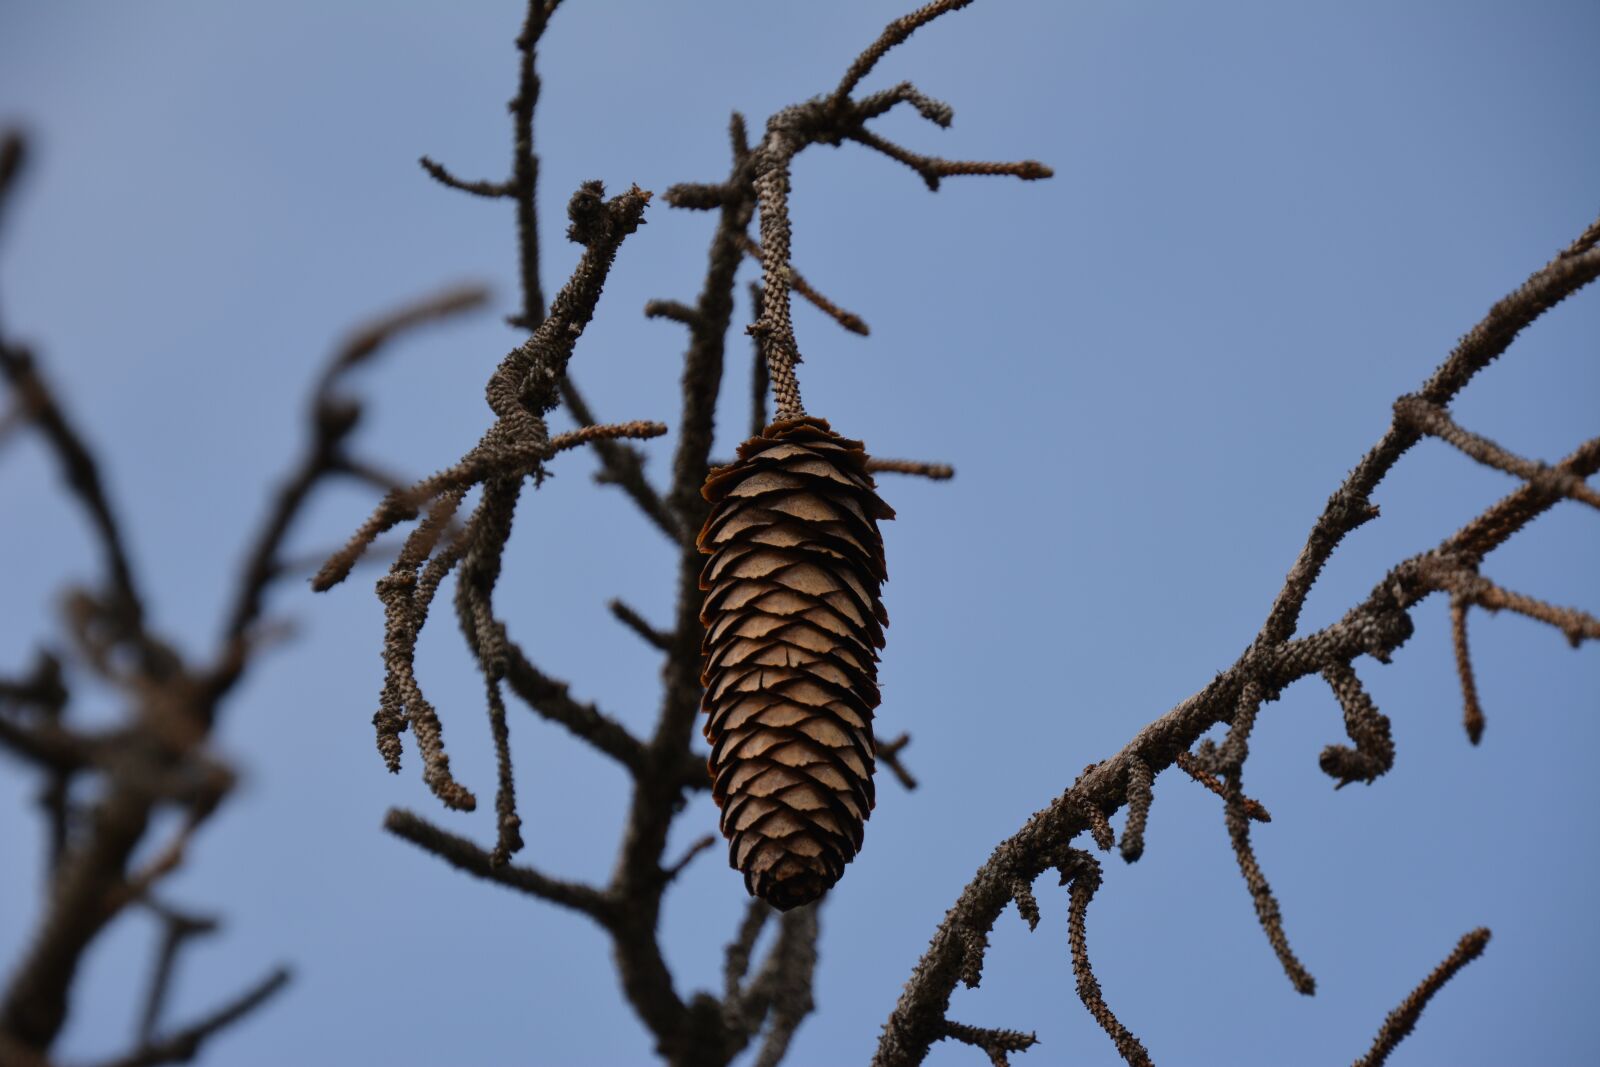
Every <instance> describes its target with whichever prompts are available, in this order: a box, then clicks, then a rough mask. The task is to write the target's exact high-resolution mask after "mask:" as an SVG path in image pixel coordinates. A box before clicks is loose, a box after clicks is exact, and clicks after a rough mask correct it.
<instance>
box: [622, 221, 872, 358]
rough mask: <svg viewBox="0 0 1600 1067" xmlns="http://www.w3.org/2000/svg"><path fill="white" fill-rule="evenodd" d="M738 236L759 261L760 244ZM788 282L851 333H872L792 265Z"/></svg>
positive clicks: (858, 317) (853, 313) (646, 312)
mask: <svg viewBox="0 0 1600 1067" xmlns="http://www.w3.org/2000/svg"><path fill="white" fill-rule="evenodd" d="M740 237H741V240H740V242H739V246H740V247H741V248H743V249H744V254H745V255H747V256H749V257H750V258H751V259H753V260H755V261H756V262H757V263H760V262H761V261H762V257H761V246H760V245H759V244H757V243H756V242H755V241H752V240H751V239H750V237H749V236H748V235H746V234H741V235H740ZM789 284H790V285H791V286H793V287H794V291H795V292H797V293H799V294H800V295H801V296H803V297H805V298H806V299H807V300H809V301H810V302H811V303H812V305H813V306H814V307H816V309H817V310H818V311H820V312H822V313H823V314H824V315H826V316H828V318H830V319H832V320H833V321H834V322H837V323H838V324H839V325H840V326H843V327H844V328H845V329H846V330H849V331H850V332H851V333H854V334H860V335H861V336H862V337H866V336H869V335H870V334H871V333H872V329H871V327H869V326H868V325H867V324H866V322H865V320H863V319H862V318H861V316H860V315H857V314H856V313H855V312H853V311H846V310H845V309H844V308H842V307H840V306H839V305H837V304H835V303H834V302H833V301H832V300H829V299H828V298H827V297H825V296H823V295H822V294H821V293H819V292H817V290H816V289H814V288H813V287H812V285H811V283H810V282H808V281H806V280H805V279H804V278H803V277H801V276H800V272H799V271H797V270H795V269H794V268H793V267H790V268H789ZM649 313H650V312H649V309H648V307H647V308H646V310H645V314H647V315H648V314H649ZM756 317H757V318H759V317H760V313H759V312H757V316H756Z"/></svg>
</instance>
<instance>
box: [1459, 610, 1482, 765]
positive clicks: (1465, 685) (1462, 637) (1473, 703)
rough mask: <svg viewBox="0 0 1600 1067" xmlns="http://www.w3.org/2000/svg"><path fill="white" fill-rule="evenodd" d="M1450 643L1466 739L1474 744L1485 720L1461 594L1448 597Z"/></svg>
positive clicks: (1479, 738)
mask: <svg viewBox="0 0 1600 1067" xmlns="http://www.w3.org/2000/svg"><path fill="white" fill-rule="evenodd" d="M1450 643H1451V644H1452V645H1453V646H1454V647H1455V653H1456V674H1457V675H1458V676H1459V677H1460V679H1461V703H1462V708H1463V710H1462V725H1463V726H1464V727H1465V728H1466V731H1467V740H1469V741H1471V742H1472V743H1473V744H1475V745H1476V744H1477V743H1478V742H1479V741H1481V740H1483V727H1484V723H1485V721H1486V720H1485V719H1484V715H1483V706H1482V705H1481V704H1479V703H1478V683H1477V680H1476V679H1475V678H1473V676H1472V653H1471V650H1470V649H1469V648H1468V647H1467V600H1466V598H1465V597H1463V596H1460V595H1457V596H1452V597H1451V598H1450Z"/></svg>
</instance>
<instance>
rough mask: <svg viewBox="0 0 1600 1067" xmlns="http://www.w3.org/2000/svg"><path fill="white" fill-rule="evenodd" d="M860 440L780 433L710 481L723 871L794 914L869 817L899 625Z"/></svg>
mask: <svg viewBox="0 0 1600 1067" xmlns="http://www.w3.org/2000/svg"><path fill="white" fill-rule="evenodd" d="M866 461H867V456H866V452H865V451H864V450H863V449H862V446H861V442H860V441H852V440H849V439H848V438H844V437H840V436H839V435H838V434H836V433H834V432H833V430H832V429H830V428H829V426H828V423H827V421H826V420H824V419H817V418H809V417H802V418H797V419H788V420H784V421H781V422H775V423H773V424H772V425H771V426H768V427H767V428H766V430H764V431H763V432H762V434H761V436H759V437H752V438H751V439H750V440H748V441H746V442H745V443H744V444H742V445H740V446H739V458H738V460H737V462H735V463H732V464H730V465H728V466H726V467H719V468H717V469H716V470H713V471H712V472H711V475H710V477H708V478H707V479H706V484H705V488H704V489H703V490H702V493H703V495H704V496H705V498H706V499H707V500H709V501H710V502H711V504H712V507H711V514H710V515H709V516H708V517H707V519H706V524H705V527H704V529H702V530H701V531H700V538H699V542H698V543H699V546H700V551H702V552H705V553H707V554H709V555H710V556H711V558H710V559H709V560H707V561H706V566H705V570H704V571H703V572H702V573H701V575H700V588H701V589H704V590H707V595H706V599H705V606H704V608H703V609H702V611H701V614H700V621H701V622H703V623H704V624H705V626H706V638H705V645H704V651H705V654H706V665H705V672H704V673H703V674H702V675H701V679H700V680H701V682H702V683H703V684H704V685H705V687H706V692H705V704H704V706H705V709H706V711H707V713H708V715H709V718H708V719H707V721H706V727H705V734H706V739H707V740H708V741H710V742H711V759H710V762H709V766H710V771H711V778H712V783H713V784H712V796H713V797H714V798H715V799H716V801H717V805H718V806H719V807H720V808H721V809H722V833H723V835H724V836H725V837H727V838H728V841H729V850H728V851H729V861H730V863H731V865H732V866H734V867H736V868H738V869H739V870H740V871H743V872H744V880H745V887H746V888H747V889H748V890H749V891H750V892H751V893H752V894H754V895H756V896H758V897H760V898H761V899H763V900H765V901H766V902H767V903H769V904H771V905H772V906H773V907H776V908H780V909H783V910H788V909H789V908H793V907H796V906H798V905H800V904H807V903H810V902H811V901H813V900H816V899H817V898H818V897H820V896H821V895H822V894H823V893H824V892H825V891H826V890H827V889H828V887H829V886H831V885H833V883H835V882H837V881H838V880H839V876H840V875H842V874H843V873H844V866H845V864H847V863H849V862H850V860H851V859H853V858H854V857H855V854H856V851H857V850H858V849H860V847H861V837H862V824H863V823H864V822H865V821H866V819H867V816H868V814H869V813H870V812H871V811H872V805H873V789H872V771H873V765H874V762H875V761H874V756H875V754H876V751H877V749H876V745H875V743H874V741H873V738H872V710H873V709H874V708H875V707H877V706H878V699H879V698H878V686H877V673H878V666H877V663H878V653H877V650H878V649H880V648H882V647H883V627H884V626H887V625H888V623H889V616H888V614H887V613H885V612H884V610H883V604H882V603H881V602H880V600H879V596H878V588H879V586H880V585H881V584H882V582H883V581H884V580H885V579H886V578H887V577H888V573H887V571H886V570H885V569H884V559H883V537H882V535H881V534H880V533H879V532H878V521H877V520H879V519H892V518H894V510H893V509H892V508H890V507H889V505H887V504H885V503H884V502H883V501H882V500H880V499H879V498H878V494H877V492H876V491H875V487H874V483H873V480H872V476H871V475H869V474H868V473H867V467H866Z"/></svg>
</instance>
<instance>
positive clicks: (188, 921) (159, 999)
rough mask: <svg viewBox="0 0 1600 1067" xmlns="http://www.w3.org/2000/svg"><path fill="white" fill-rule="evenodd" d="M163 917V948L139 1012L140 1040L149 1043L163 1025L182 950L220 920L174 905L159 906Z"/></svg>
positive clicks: (214, 928) (213, 927)
mask: <svg viewBox="0 0 1600 1067" xmlns="http://www.w3.org/2000/svg"><path fill="white" fill-rule="evenodd" d="M156 915H157V916H158V917H159V918H160V920H161V925H162V932H161V948H160V949H159V950H158V951H157V953H156V962H155V967H154V970H153V971H152V973H151V976H150V988H149V991H148V992H147V993H146V994H145V1002H144V1010H143V1011H142V1012H141V1013H140V1015H139V1040H140V1041H141V1042H144V1043H145V1044H149V1043H150V1042H151V1041H152V1040H153V1039H154V1038H155V1036H156V1032H157V1030H159V1029H160V1026H161V1016H162V1014H163V1011H164V1009H165V1007H166V1001H167V994H168V992H169V991H170V990H171V987H172V973H173V970H174V966H175V964H176V963H177V960H178V950H179V949H181V948H182V947H183V946H184V944H185V943H186V942H188V941H189V939H191V938H194V937H199V936H201V935H204V934H210V933H214V932H215V931H216V929H217V920H215V919H213V918H210V917H203V916H190V915H184V914H181V913H179V912H175V911H173V910H172V909H170V908H157V909H156Z"/></svg>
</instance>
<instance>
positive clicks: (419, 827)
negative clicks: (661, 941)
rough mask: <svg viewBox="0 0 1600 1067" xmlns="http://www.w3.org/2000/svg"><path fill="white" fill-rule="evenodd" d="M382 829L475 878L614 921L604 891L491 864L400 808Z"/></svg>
mask: <svg viewBox="0 0 1600 1067" xmlns="http://www.w3.org/2000/svg"><path fill="white" fill-rule="evenodd" d="M383 828H384V829H385V830H387V831H388V832H389V833H391V834H393V835H395V836H396V837H398V838H400V839H401V840H404V841H409V842H411V843H412V844H413V845H416V846H417V847H418V848H420V849H422V850H423V851H425V852H431V853H433V854H434V855H435V856H438V857H439V858H440V859H442V860H444V861H445V862H446V863H448V864H450V866H452V867H455V868H457V869H458V870H463V871H466V872H467V873H468V874H470V875H472V876H473V877H475V878H481V879H483V880H484V881H486V882H496V883H498V884H500V885H503V886H507V887H509V888H511V889H515V890H518V891H519V892H522V893H527V894H528V895H529V896H535V897H538V898H539V899H540V900H548V901H549V902H550V903H552V904H559V905H561V906H562V907H564V908H571V909H572V910H573V911H577V912H581V913H582V914H584V915H587V916H589V917H590V918H591V919H593V920H595V922H597V923H599V924H600V925H601V926H609V925H610V924H611V923H613V922H614V921H615V917H616V908H615V905H614V904H613V902H612V900H611V899H610V898H609V897H607V896H606V894H605V893H604V892H602V891H601V890H599V889H596V888H594V887H593V886H588V885H584V884H582V883H580V882H568V881H563V880H562V879H559V878H551V877H549V876H548V875H545V874H542V873H540V872H539V871H536V870H534V869H533V868H531V867H523V866H513V865H510V864H505V863H495V862H494V857H493V854H492V853H490V852H488V851H487V850H485V849H482V848H479V847H478V846H477V845H476V844H474V843H473V842H471V841H469V840H467V839H466V838H464V837H461V836H459V835H456V834H452V833H450V832H449V831H447V830H441V829H440V828H439V827H437V826H435V825H433V823H431V822H428V821H427V820H426V819H424V818H422V817H421V816H420V815H417V814H415V813H414V812H410V811H407V810H405V809H404V808H390V809H389V813H388V814H387V815H385V816H384V819H383Z"/></svg>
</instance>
